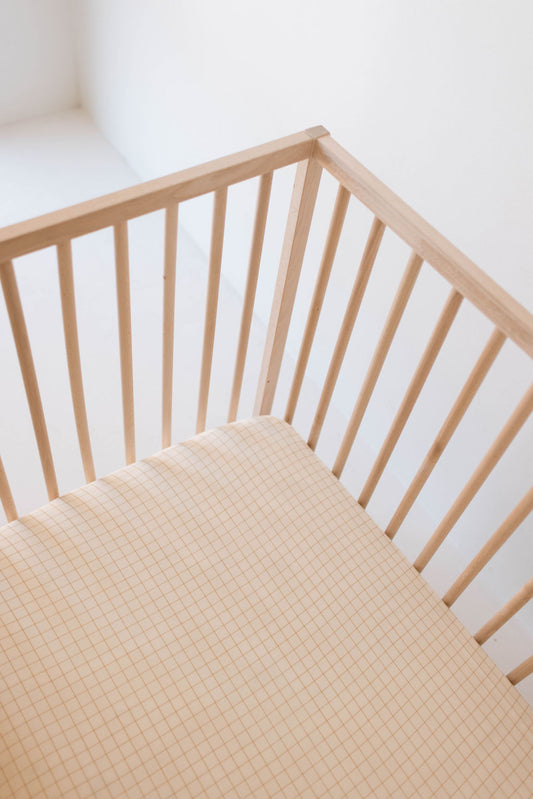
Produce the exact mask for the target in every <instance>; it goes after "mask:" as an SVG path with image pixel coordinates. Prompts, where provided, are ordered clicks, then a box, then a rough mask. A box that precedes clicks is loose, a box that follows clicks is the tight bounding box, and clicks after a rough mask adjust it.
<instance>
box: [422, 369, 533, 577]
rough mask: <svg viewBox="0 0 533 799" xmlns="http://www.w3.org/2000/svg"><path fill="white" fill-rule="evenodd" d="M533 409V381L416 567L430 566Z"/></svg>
mask: <svg viewBox="0 0 533 799" xmlns="http://www.w3.org/2000/svg"><path fill="white" fill-rule="evenodd" d="M531 411H533V384H532V385H531V386H530V387H529V390H528V391H527V392H526V393H525V395H524V397H523V398H522V400H521V401H520V402H519V403H518V405H517V406H516V408H515V410H514V411H513V413H512V414H511V416H510V417H509V419H508V420H507V422H506V424H505V425H504V426H503V428H502V429H501V431H500V434H499V435H498V437H497V438H496V439H495V441H494V442H493V444H492V446H491V447H490V448H489V450H488V451H487V453H486V455H485V457H484V458H483V460H482V461H481V463H480V464H479V466H478V467H477V469H476V470H475V472H474V473H473V475H472V476H471V477H470V479H469V481H468V482H467V483H466V485H465V486H464V488H463V490H462V491H461V493H460V494H459V496H458V497H457V499H456V500H455V502H454V503H453V505H452V507H451V508H450V510H449V511H448V513H447V514H446V516H445V517H444V519H443V520H442V522H441V523H440V524H439V526H438V527H437V529H436V530H435V532H434V533H433V535H432V536H431V538H430V539H429V541H428V542H427V544H426V546H425V547H424V549H423V550H422V552H421V553H420V555H419V556H418V557H417V559H416V560H415V562H414V564H413V565H414V567H415V569H417V570H418V571H422V569H425V567H426V566H427V564H428V562H429V560H430V559H431V558H432V557H433V555H434V554H435V552H436V551H437V549H438V548H439V547H440V546H441V544H442V542H443V541H444V539H445V538H446V536H447V535H448V533H449V532H450V530H451V529H452V528H453V527H454V525H455V524H456V522H457V521H458V519H459V518H460V517H461V515H462V514H463V513H464V511H465V510H466V508H467V507H468V505H470V503H471V501H472V500H473V498H474V497H475V495H476V494H477V492H478V491H479V489H480V488H481V486H482V485H483V483H484V482H485V480H486V479H487V477H488V476H489V474H490V473H491V472H492V470H493V469H494V467H495V466H496V464H497V463H498V461H499V460H500V458H501V457H502V455H503V454H504V452H505V451H506V450H507V448H508V447H509V445H510V444H511V442H512V441H513V439H514V438H515V436H516V435H517V433H518V431H519V430H520V428H521V427H522V426H523V425H524V423H525V421H526V419H527V418H528V416H529V415H530V413H531Z"/></svg>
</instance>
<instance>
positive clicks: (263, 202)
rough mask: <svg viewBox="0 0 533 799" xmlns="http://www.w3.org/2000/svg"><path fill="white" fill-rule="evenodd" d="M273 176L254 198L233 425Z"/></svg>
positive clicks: (230, 418) (263, 178)
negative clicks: (254, 204)
mask: <svg viewBox="0 0 533 799" xmlns="http://www.w3.org/2000/svg"><path fill="white" fill-rule="evenodd" d="M272 177H273V175H272V172H267V174H266V175H262V176H261V180H260V182H259V192H258V195H257V206H256V211H255V222H254V232H253V235H252V247H251V250H250V261H249V263H248V274H247V278H246V289H245V291H244V300H243V306H242V316H241V327H240V330H239V343H238V345H237V356H236V358H235V372H234V374H233V385H232V389H231V399H230V405H229V412H228V422H234V421H235V419H236V418H237V411H238V408H239V399H240V396H241V388H242V379H243V375H244V365H245V362H246V353H247V351H248V340H249V338H250V327H251V324H252V315H253V310H254V302H255V292H256V289H257V278H258V276H259V266H260V264H261V253H262V251H263V241H264V238H265V227H266V221H267V215H268V206H269V203H270V193H271V189H272Z"/></svg>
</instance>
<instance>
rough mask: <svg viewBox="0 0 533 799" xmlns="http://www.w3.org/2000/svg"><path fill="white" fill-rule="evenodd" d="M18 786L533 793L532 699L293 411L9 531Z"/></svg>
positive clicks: (29, 792)
mask: <svg viewBox="0 0 533 799" xmlns="http://www.w3.org/2000/svg"><path fill="white" fill-rule="evenodd" d="M0 559H1V562H0V568H1V573H2V583H1V594H2V605H1V617H2V627H1V634H2V654H1V655H0V713H1V717H0V733H1V735H2V741H1V744H0V746H1V750H0V765H1V767H2V771H1V776H0V796H1V797H2V799H7V797H16V798H17V799H23V797H93V796H94V797H99V798H100V799H105V797H119V796H120V797H130V798H131V797H158V799H159V797H211V798H212V799H215V797H225V798H226V799H230V798H231V799H233V797H254V799H259V798H260V797H383V798H384V799H385V798H386V799H388V798H389V797H414V796H417V797H418V796H420V797H433V796H435V797H476V798H478V797H486V796H494V797H531V796H532V795H533V777H532V771H533V757H532V742H533V712H532V711H531V709H530V708H529V706H528V705H527V704H526V702H525V701H524V700H523V699H522V697H521V696H520V695H519V693H518V692H517V691H516V689H514V688H513V687H512V686H511V685H510V684H509V683H508V681H507V680H506V678H505V677H504V676H503V675H502V674H501V672H500V671H499V670H498V669H497V668H496V667H495V666H494V665H493V664H492V663H491V661H490V660H489V658H488V657H487V656H486V655H485V653H484V652H483V650H482V649H481V648H480V647H479V646H478V645H477V644H476V643H475V642H474V641H473V640H472V639H471V637H470V636H469V635H468V634H467V632H466V631H465V630H464V628H463V627H462V625H461V624H460V623H459V622H458V621H457V620H456V619H455V617H454V616H453V614H452V613H451V612H450V611H449V610H447V609H446V608H445V606H444V605H443V604H442V602H440V601H439V600H438V598H437V597H436V596H435V595H434V594H433V593H432V591H431V590H430V589H429V588H428V587H427V586H426V584H425V583H424V581H423V579H422V578H421V577H420V576H419V575H418V574H417V573H416V572H415V571H414V569H413V568H412V567H411V566H410V565H409V564H408V562H407V561H406V560H405V558H404V557H403V556H402V555H401V554H400V553H399V552H398V550H397V549H396V547H395V546H394V545H393V544H392V543H391V542H390V541H389V540H388V538H387V537H386V536H385V535H384V534H383V533H382V532H380V531H379V530H378V529H377V527H376V526H375V525H374V524H373V522H372V521H371V520H370V518H369V517H368V515H367V514H366V513H365V512H364V511H363V510H362V509H361V508H360V507H359V506H358V505H357V503H356V502H355V500H354V499H352V498H351V497H350V496H349V494H348V493H347V492H346V491H345V490H344V489H343V487H342V486H341V485H340V484H339V483H338V481H337V480H336V479H335V478H334V477H333V476H332V475H331V474H330V473H329V471H328V470H327V469H326V468H325V467H324V465H323V464H322V463H321V462H320V460H319V459H318V458H317V457H316V456H315V455H314V454H313V453H312V452H311V451H310V450H309V449H308V448H307V447H306V445H305V443H304V442H303V441H302V440H301V439H300V438H299V436H298V435H297V434H296V433H295V432H294V431H293V430H292V428H290V427H288V426H287V425H285V424H284V423H283V422H280V421H278V420H275V419H272V418H261V419H256V420H249V421H246V422H241V423H238V424H234V425H228V426H226V427H223V428H220V429H218V430H214V431H211V432H208V433H204V434H202V435H200V436H197V437H195V438H193V439H192V440H190V441H188V442H186V443H185V444H182V445H180V446H176V447H172V448H170V449H167V450H165V451H163V452H161V453H159V454H158V455H155V456H153V457H152V458H149V459H148V460H146V461H142V462H140V463H137V464H135V465H133V466H129V467H127V468H125V469H122V470H120V471H118V472H116V473H114V474H112V475H110V476H109V477H107V478H105V479H102V480H98V481H97V482H96V483H93V484H91V485H89V486H86V487H84V488H82V489H80V490H78V491H74V492H73V493H71V494H68V495H67V496H64V497H62V498H60V499H57V500H55V501H54V502H52V503H50V504H49V505H46V506H45V507H43V508H41V509H40V510H38V511H36V512H35V513H33V514H31V515H29V516H27V517H25V518H23V519H21V520H20V521H17V522H13V523H12V524H10V525H8V526H6V527H5V528H3V529H2V530H1V531H0Z"/></svg>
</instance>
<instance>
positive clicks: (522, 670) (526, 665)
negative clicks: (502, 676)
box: [507, 655, 533, 685]
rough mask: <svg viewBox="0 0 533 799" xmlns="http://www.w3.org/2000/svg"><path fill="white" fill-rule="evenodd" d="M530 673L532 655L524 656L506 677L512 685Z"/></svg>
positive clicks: (532, 664) (532, 669)
mask: <svg viewBox="0 0 533 799" xmlns="http://www.w3.org/2000/svg"><path fill="white" fill-rule="evenodd" d="M530 674H533V655H531V657H528V658H526V659H525V660H524V661H523V662H522V663H521V664H520V665H519V666H517V667H516V669H513V670H512V671H510V672H509V674H507V679H508V680H509V682H510V683H511V684H512V685H517V683H519V682H522V680H525V678H526V677H529V675H530Z"/></svg>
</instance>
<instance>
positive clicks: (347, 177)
mask: <svg viewBox="0 0 533 799" xmlns="http://www.w3.org/2000/svg"><path fill="white" fill-rule="evenodd" d="M309 158H312V159H313V160H317V161H318V162H319V164H320V166H322V167H324V168H325V169H326V170H327V171H328V172H329V173H330V174H332V175H333V176H334V177H335V178H336V179H337V180H338V181H339V183H340V184H341V185H342V186H344V187H345V188H346V189H348V191H349V192H350V193H351V194H353V195H354V196H355V197H356V198H357V199H359V200H360V201H361V202H362V203H363V204H364V205H366V206H367V207H368V208H369V209H370V210H371V211H372V212H373V213H374V214H375V216H376V217H377V218H378V219H379V220H381V221H382V222H383V224H384V225H385V226H387V227H389V228H390V229H391V230H393V231H394V232H395V233H396V234H397V235H398V236H400V238H401V239H403V240H404V241H405V242H406V243H407V244H409V245H410V246H411V247H412V248H413V250H414V251H415V252H416V253H418V254H419V255H420V256H421V257H422V258H423V259H424V261H426V262H427V263H428V264H430V265H431V266H432V267H433V268H434V269H436V270H437V271H438V272H439V273H440V274H441V275H442V276H443V277H444V278H445V279H446V280H448V281H449V282H450V283H451V284H452V285H453V286H454V288H455V289H456V290H457V291H458V292H459V293H460V294H461V295H462V296H463V297H464V298H465V299H467V300H469V301H470V302H471V303H472V304H473V305H475V306H476V307H477V308H478V309H479V310H480V311H481V312H482V313H483V314H485V316H487V317H488V318H489V319H490V320H491V321H492V322H493V323H494V324H495V325H496V326H497V327H498V328H499V329H500V330H501V331H502V332H503V333H504V334H505V335H506V336H507V337H508V338H509V339H511V340H512V341H514V342H515V344H517V345H518V346H519V347H520V348H521V349H523V350H524V351H525V352H526V353H527V354H528V355H529V356H530V357H533V315H532V314H531V313H530V312H529V311H528V310H527V309H526V308H524V307H523V306H522V305H521V304H520V303H519V302H517V300H515V299H514V298H513V297H512V296H511V295H510V294H508V293H507V292H506V291H505V290H504V289H502V288H501V287H500V286H499V285H498V284H497V283H496V282H495V281H494V280H492V279H491V278H490V277H489V276H488V275H486V274H485V273H484V272H483V271H482V270H481V269H480V268H479V267H478V266H476V264H475V263H474V262H473V261H471V260H470V259H469V258H468V257H467V256H466V255H464V253H462V252H461V251H460V250H459V249H457V247H455V246H454V245H453V244H452V243H451V242H450V241H448V239H446V238H445V237H444V236H443V235H441V234H440V233H439V232H438V231H437V230H435V228H434V227H432V226H431V225H430V224H429V223H428V222H426V221H425V220H424V219H423V218H422V217H421V216H420V215H419V214H417V213H416V212H415V211H414V210H413V209H412V208H410V206H409V205H407V203H405V202H404V201H403V200H401V199H400V198H399V197H398V196H397V195H396V194H394V192H392V191H391V190H390V189H389V188H388V187H387V186H385V184H384V183H382V182H381V181H380V180H379V179H378V178H376V177H375V175H373V174H372V173H371V172H370V171H369V170H368V169H366V168H365V167H364V166H363V165H362V164H360V163H359V162H358V161H357V159H355V158H354V157H353V156H352V155H351V154H350V153H349V152H348V151H347V150H345V149H344V148H343V147H341V145H339V144H338V143H337V142H336V141H335V140H334V139H333V138H332V137H331V136H330V135H329V133H328V131H327V130H326V128H324V127H322V126H320V125H319V126H316V127H314V128H310V129H308V130H306V131H302V132H300V133H295V134H293V135H291V136H286V137H283V138H280V139H276V140H274V141H272V142H268V143H267V144H262V145H259V146H257V147H251V148H249V149H247V150H243V151H241V152H239V153H235V154H233V155H230V156H225V157H223V158H218V159H215V160H213V161H208V162H206V163H204V164H202V165H200V166H195V167H192V168H189V169H185V170H182V171H180V172H176V173H174V174H172V175H168V176H165V177H162V178H157V179H155V180H150V181H146V182H144V183H140V184H138V185H135V186H131V187H129V188H126V189H122V190H121V191H117V192H113V193H111V194H106V195H104V196H102V197H98V198H96V199H93V200H88V201H86V202H83V203H79V204H77V205H73V206H70V207H69V208H65V209H61V210H59V211H55V212H52V213H49V214H44V215H43V216H39V217H35V218H34V219H30V220H28V221H24V222H20V223H17V224H14V225H9V226H7V227H4V228H2V229H0V263H4V262H6V261H9V260H11V259H12V258H16V257H18V256H21V255H25V254H27V253H30V252H34V251H36V250H39V249H42V248H44V247H48V246H52V245H55V244H57V243H58V242H59V241H61V240H63V239H72V238H76V237H77V236H82V235H84V234H86V233H91V232H93V231H95V230H99V229H101V228H104V227H110V226H112V225H117V224H120V223H121V222H124V221H127V220H128V219H133V218H135V217H138V216H142V215H143V214H147V213H151V212H153V211H157V210H161V209H163V208H168V207H169V206H171V205H174V204H176V203H179V202H182V201H184V200H189V199H192V198H194V197H198V196H200V195H202V194H207V193H209V192H212V191H216V190H217V189H219V188H222V187H226V186H230V185H232V184H234V183H238V182H240V181H243V180H247V179H249V178H253V177H257V176H259V175H262V174H266V173H268V172H271V171H273V170H276V169H279V168H281V167H284V166H288V165H289V164H293V163H297V162H300V161H303V160H305V159H309Z"/></svg>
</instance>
